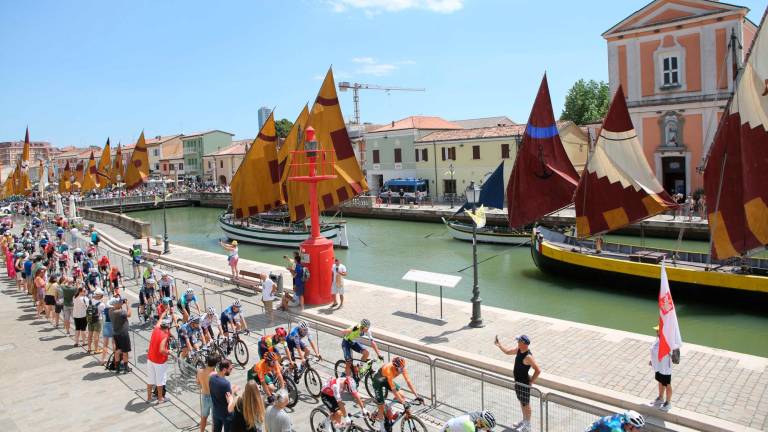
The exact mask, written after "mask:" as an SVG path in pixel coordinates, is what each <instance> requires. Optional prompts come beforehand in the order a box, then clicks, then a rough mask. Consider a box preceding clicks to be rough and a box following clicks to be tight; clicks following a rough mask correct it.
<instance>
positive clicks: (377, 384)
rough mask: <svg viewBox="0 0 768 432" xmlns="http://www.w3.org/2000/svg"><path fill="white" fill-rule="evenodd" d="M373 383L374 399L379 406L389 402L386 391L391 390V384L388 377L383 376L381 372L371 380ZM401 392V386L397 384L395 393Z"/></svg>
mask: <svg viewBox="0 0 768 432" xmlns="http://www.w3.org/2000/svg"><path fill="white" fill-rule="evenodd" d="M371 381H372V382H373V399H374V400H375V401H376V403H377V404H379V405H382V404H383V403H384V402H386V401H387V398H386V393H385V392H384V391H385V390H391V389H390V388H389V382H388V380H387V378H386V377H384V376H382V375H381V374H380V373H379V372H376V375H374V376H373V379H372V380H371ZM397 390H400V386H399V385H397V384H395V389H394V391H397Z"/></svg>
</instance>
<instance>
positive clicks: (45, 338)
mask: <svg viewBox="0 0 768 432" xmlns="http://www.w3.org/2000/svg"><path fill="white" fill-rule="evenodd" d="M65 337H66V336H64V335H50V336H40V337H39V338H37V339H38V340H40V341H41V342H50V341H54V340H56V339H62V338H65Z"/></svg>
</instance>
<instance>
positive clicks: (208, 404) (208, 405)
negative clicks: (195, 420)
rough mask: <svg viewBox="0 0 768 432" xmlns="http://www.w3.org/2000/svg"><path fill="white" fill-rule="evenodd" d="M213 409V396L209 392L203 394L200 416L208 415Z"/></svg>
mask: <svg viewBox="0 0 768 432" xmlns="http://www.w3.org/2000/svg"><path fill="white" fill-rule="evenodd" d="M212 409H213V398H212V397H211V395H209V394H204V395H203V406H202V408H201V410H200V417H208V416H210V415H211V410H212Z"/></svg>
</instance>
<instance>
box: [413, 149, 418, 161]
mask: <svg viewBox="0 0 768 432" xmlns="http://www.w3.org/2000/svg"><path fill="white" fill-rule="evenodd" d="M413 151H414V153H415V154H416V162H418V161H419V149H413Z"/></svg>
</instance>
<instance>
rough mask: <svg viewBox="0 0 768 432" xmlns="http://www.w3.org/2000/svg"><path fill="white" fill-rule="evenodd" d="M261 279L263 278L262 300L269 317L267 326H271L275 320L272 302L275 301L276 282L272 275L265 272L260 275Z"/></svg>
mask: <svg viewBox="0 0 768 432" xmlns="http://www.w3.org/2000/svg"><path fill="white" fill-rule="evenodd" d="M259 279H261V301H262V303H264V312H266V314H267V318H268V319H269V323H267V326H271V325H272V324H274V321H275V320H274V314H273V313H272V302H274V301H275V282H274V281H273V280H272V275H269V276H267V275H266V274H264V273H262V274H260V275H259Z"/></svg>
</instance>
